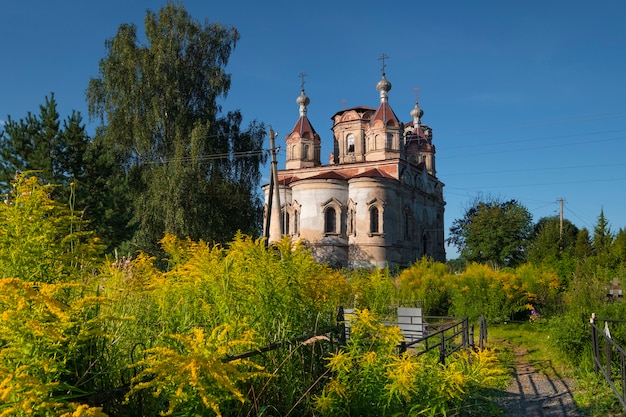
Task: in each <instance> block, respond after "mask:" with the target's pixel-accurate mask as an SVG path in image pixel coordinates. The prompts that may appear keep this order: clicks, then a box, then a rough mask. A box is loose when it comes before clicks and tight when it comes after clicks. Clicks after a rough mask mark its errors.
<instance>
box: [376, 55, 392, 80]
mask: <svg viewBox="0 0 626 417" xmlns="http://www.w3.org/2000/svg"><path fill="white" fill-rule="evenodd" d="M387 58H389V55H387V54H385V53H384V52H383V54H382V55H381V56H380V58H378V60H379V61H383V68H382V72H383V75H385V67H386V65H385V59H387Z"/></svg>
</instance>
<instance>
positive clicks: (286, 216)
mask: <svg viewBox="0 0 626 417" xmlns="http://www.w3.org/2000/svg"><path fill="white" fill-rule="evenodd" d="M289 220H290V219H289V213H287V212H285V213H283V234H285V235H288V234H289Z"/></svg>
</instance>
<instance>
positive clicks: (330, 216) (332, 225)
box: [324, 207, 337, 233]
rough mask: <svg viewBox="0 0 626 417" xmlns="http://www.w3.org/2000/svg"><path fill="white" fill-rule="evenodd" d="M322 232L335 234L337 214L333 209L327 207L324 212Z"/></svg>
mask: <svg viewBox="0 0 626 417" xmlns="http://www.w3.org/2000/svg"><path fill="white" fill-rule="evenodd" d="M324 232H325V233H337V212H336V211H335V209H334V208H333V207H328V208H327V209H326V211H325V212H324Z"/></svg>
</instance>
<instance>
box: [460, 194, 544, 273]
mask: <svg viewBox="0 0 626 417" xmlns="http://www.w3.org/2000/svg"><path fill="white" fill-rule="evenodd" d="M531 233H532V216H531V214H530V213H529V212H528V210H527V209H526V207H524V206H523V205H521V204H520V203H518V202H517V201H516V200H509V201H505V202H500V201H498V200H496V199H491V200H489V201H481V200H479V199H477V200H476V201H475V203H474V204H473V205H472V206H471V207H469V208H468V209H467V210H466V212H465V215H464V217H463V218H462V219H456V220H455V221H454V222H453V223H452V227H451V228H450V237H449V238H448V242H449V243H450V244H452V245H454V246H456V247H457V249H459V251H460V253H461V256H462V257H463V258H465V259H466V260H468V261H472V262H479V263H484V262H493V263H496V264H499V265H504V266H515V265H518V264H520V263H522V262H523V261H524V260H525V257H526V248H527V244H528V240H529V238H530V235H531Z"/></svg>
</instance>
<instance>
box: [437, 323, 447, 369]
mask: <svg viewBox="0 0 626 417" xmlns="http://www.w3.org/2000/svg"><path fill="white" fill-rule="evenodd" d="M439 363H441V364H442V365H443V364H445V363H446V335H445V332H444V331H442V332H441V340H440V341H439Z"/></svg>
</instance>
